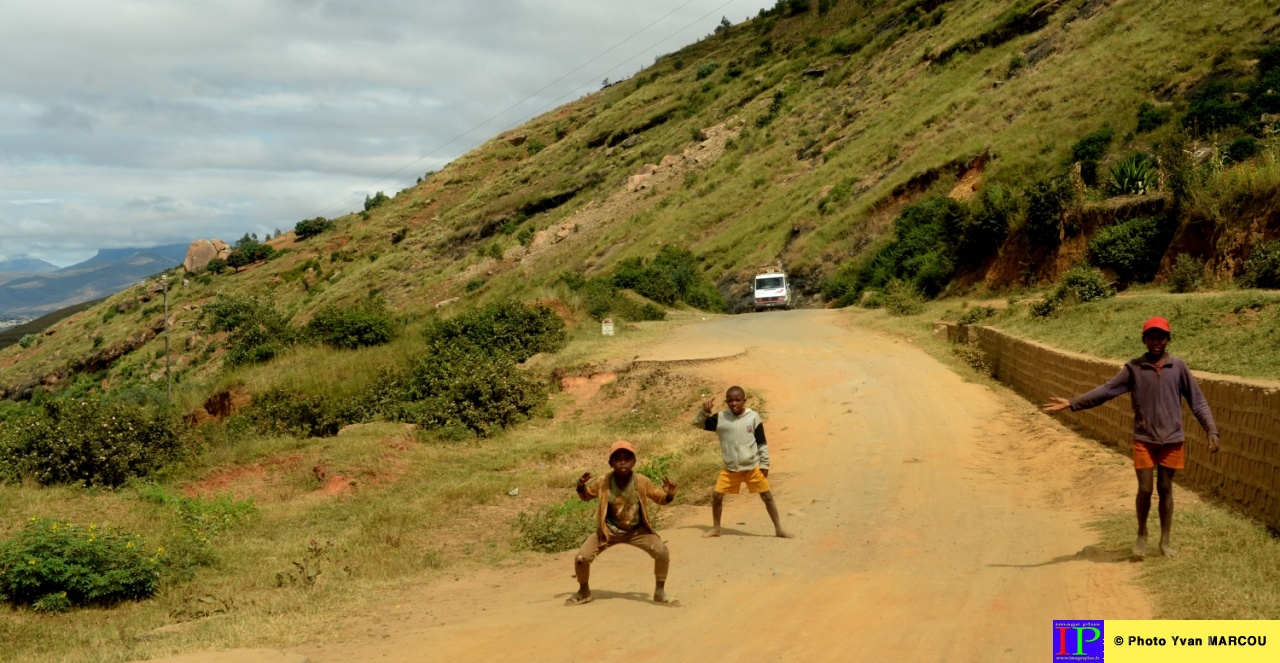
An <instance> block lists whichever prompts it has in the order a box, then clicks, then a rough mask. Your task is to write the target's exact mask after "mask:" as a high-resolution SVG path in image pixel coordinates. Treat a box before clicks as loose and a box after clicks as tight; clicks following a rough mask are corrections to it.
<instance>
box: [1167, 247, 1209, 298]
mask: <svg viewBox="0 0 1280 663" xmlns="http://www.w3.org/2000/svg"><path fill="white" fill-rule="evenodd" d="M1203 279H1204V262H1202V261H1200V260H1197V259H1195V258H1193V257H1191V254H1189V253H1180V254H1178V259H1177V260H1175V261H1174V263H1173V267H1171V268H1170V269H1169V292H1195V291H1196V290H1199V289H1200V282H1201V281H1202V280H1203Z"/></svg>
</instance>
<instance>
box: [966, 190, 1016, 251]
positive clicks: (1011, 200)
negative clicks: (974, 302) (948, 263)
mask: <svg viewBox="0 0 1280 663" xmlns="http://www.w3.org/2000/svg"><path fill="white" fill-rule="evenodd" d="M1019 207H1020V203H1019V200H1018V196H1017V194H1015V193H1014V192H1013V190H1011V189H1009V187H1006V186H1004V185H1001V184H992V185H990V186H988V187H986V188H984V189H983V190H982V194H981V195H980V196H979V197H978V201H977V205H976V206H975V207H974V209H973V211H972V212H971V213H970V214H969V215H968V216H967V217H966V218H964V220H963V222H962V223H961V228H960V234H959V237H957V238H956V240H955V244H956V256H957V258H958V259H960V260H961V261H962V262H963V263H966V264H974V263H977V262H979V261H981V260H983V259H984V258H986V257H987V256H990V255H993V254H995V253H996V252H997V251H999V250H1000V246H1001V245H1002V244H1004V240H1005V238H1007V237H1008V236H1009V226H1010V225H1011V224H1012V223H1013V219H1014V218H1015V217H1016V216H1017V215H1018V209H1019Z"/></svg>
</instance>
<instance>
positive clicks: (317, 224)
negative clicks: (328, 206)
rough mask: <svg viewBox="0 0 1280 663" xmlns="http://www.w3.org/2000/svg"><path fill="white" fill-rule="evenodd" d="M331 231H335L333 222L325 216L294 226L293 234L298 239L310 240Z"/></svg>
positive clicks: (303, 221)
mask: <svg viewBox="0 0 1280 663" xmlns="http://www.w3.org/2000/svg"><path fill="white" fill-rule="evenodd" d="M330 230H333V222H332V221H330V220H329V219H326V218H324V217H323V216H317V217H316V218H314V219H305V220H302V221H299V222H298V223H297V224H295V225H294V226H293V234H294V236H295V237H297V238H298V239H310V238H312V237H315V236H316V235H319V234H320V233H323V232H327V231H330Z"/></svg>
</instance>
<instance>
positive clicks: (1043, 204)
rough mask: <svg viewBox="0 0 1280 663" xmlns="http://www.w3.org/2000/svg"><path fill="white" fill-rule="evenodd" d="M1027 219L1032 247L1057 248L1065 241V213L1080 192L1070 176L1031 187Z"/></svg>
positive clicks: (1025, 229)
mask: <svg viewBox="0 0 1280 663" xmlns="http://www.w3.org/2000/svg"><path fill="white" fill-rule="evenodd" d="M1026 197H1027V217H1026V223H1025V225H1024V226H1023V232H1025V233H1026V236H1027V240H1028V241H1030V242H1031V244H1032V246H1042V247H1049V248H1054V247H1057V246H1058V244H1059V243H1060V242H1061V241H1062V214H1063V212H1065V211H1066V210H1067V208H1068V206H1069V205H1071V204H1072V203H1073V202H1074V201H1075V197H1076V190H1075V186H1073V185H1072V183H1071V178H1069V177H1067V176H1066V175H1059V176H1057V177H1046V178H1043V179H1040V180H1037V181H1035V182H1033V183H1032V184H1031V186H1029V187H1027V191H1026Z"/></svg>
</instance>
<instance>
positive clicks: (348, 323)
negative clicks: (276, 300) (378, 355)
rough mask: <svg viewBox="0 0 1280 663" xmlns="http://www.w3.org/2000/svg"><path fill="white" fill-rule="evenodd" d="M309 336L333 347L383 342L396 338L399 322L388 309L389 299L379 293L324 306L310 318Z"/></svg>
mask: <svg viewBox="0 0 1280 663" xmlns="http://www.w3.org/2000/svg"><path fill="white" fill-rule="evenodd" d="M305 332H306V334H307V336H308V337H310V338H311V339H314V340H316V341H319V342H321V343H324V344H325V345H328V346H330V347H334V348H344V349H348V350H354V349H355V348H365V347H372V346H375V345H382V344H383V343H386V342H388V341H390V340H391V339H393V338H395V335H396V323H395V321H393V320H392V319H391V314H390V313H388V312H387V306H386V303H385V302H384V301H383V300H382V299H380V298H377V297H371V298H368V299H365V300H364V301H362V302H360V303H358V304H355V305H353V306H348V307H345V308H339V307H337V306H324V307H321V308H320V310H318V311H316V314H315V317H313V318H311V320H310V321H309V322H307V326H306V329H305Z"/></svg>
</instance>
